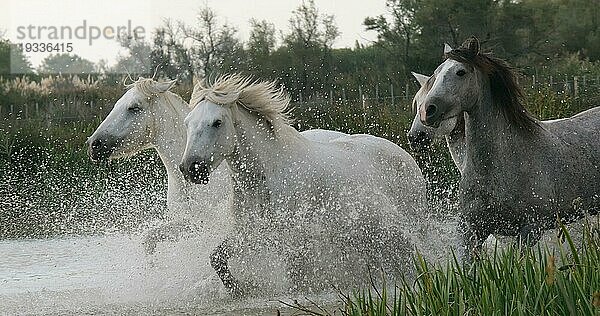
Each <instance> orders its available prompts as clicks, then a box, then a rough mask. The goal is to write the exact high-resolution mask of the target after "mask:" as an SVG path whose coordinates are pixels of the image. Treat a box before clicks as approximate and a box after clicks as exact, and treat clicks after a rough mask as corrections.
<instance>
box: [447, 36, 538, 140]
mask: <svg viewBox="0 0 600 316" xmlns="http://www.w3.org/2000/svg"><path fill="white" fill-rule="evenodd" d="M475 40H476V39H475ZM468 41H469V40H467V41H466V42H465V43H464V44H463V45H461V47H459V48H456V49H453V50H451V51H450V52H448V53H447V54H446V58H450V59H453V60H456V61H459V62H462V63H466V64H469V65H471V66H473V67H476V68H478V69H479V70H481V71H482V72H483V73H484V74H486V75H487V76H488V78H489V80H490V89H491V92H492V104H493V105H494V106H498V107H500V109H501V110H502V113H503V114H504V117H505V118H506V119H507V120H508V121H509V122H511V123H513V124H514V125H515V126H516V127H517V128H519V129H521V130H523V131H525V132H529V133H534V132H536V131H537V130H538V128H539V127H540V125H539V123H538V120H537V119H535V118H534V117H533V116H532V115H531V114H530V113H529V112H528V111H527V109H526V108H525V106H524V99H525V94H524V92H523V89H521V87H520V86H519V85H518V83H517V76H516V72H515V70H514V68H513V67H511V66H510V65H509V64H508V63H507V62H506V61H504V60H502V59H500V58H496V57H494V56H492V54H491V53H480V52H479V51H477V52H474V51H473V49H472V48H470V47H469V43H468ZM477 46H478V44H477Z"/></svg>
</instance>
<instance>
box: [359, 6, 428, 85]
mask: <svg viewBox="0 0 600 316" xmlns="http://www.w3.org/2000/svg"><path fill="white" fill-rule="evenodd" d="M419 5H421V1H420V0H387V1H386V8H387V9H388V13H389V14H390V15H391V16H392V21H388V20H387V19H386V18H385V17H384V16H383V15H380V16H377V17H367V18H366V19H365V21H364V23H363V24H364V25H365V26H366V28H367V30H371V31H376V32H377V38H378V43H377V44H378V45H379V46H381V47H383V48H384V49H385V50H386V51H387V52H388V54H389V55H390V57H391V58H390V61H391V62H392V63H394V62H395V61H398V62H399V67H398V68H399V69H398V71H399V72H401V73H402V76H403V78H404V79H408V78H409V77H410V71H411V69H410V68H411V67H412V66H413V65H414V60H413V58H412V44H413V42H414V41H415V37H416V35H417V32H418V31H419V30H420V27H419V25H418V24H417V23H416V22H415V14H416V11H417V9H418V7H419Z"/></svg>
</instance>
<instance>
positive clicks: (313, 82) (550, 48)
mask: <svg viewBox="0 0 600 316" xmlns="http://www.w3.org/2000/svg"><path fill="white" fill-rule="evenodd" d="M598 4H599V3H598V0H519V1H515V0H387V1H386V8H387V11H388V12H386V14H384V15H380V16H374V17H366V18H365V19H364V21H356V23H363V25H364V27H365V28H366V29H367V30H370V31H372V32H375V33H376V34H377V40H376V41H375V42H374V43H371V44H369V45H366V46H363V45H359V44H358V43H357V44H356V45H355V47H352V48H333V47H334V43H335V41H336V39H337V38H338V37H339V34H340V33H339V30H338V28H337V26H336V23H335V18H334V16H333V15H328V14H324V13H322V12H320V11H319V9H318V8H317V7H316V6H315V4H314V1H313V0H306V1H304V2H303V3H302V4H301V5H300V6H299V7H298V8H296V9H295V10H294V11H293V12H291V16H290V19H289V27H288V30H286V31H278V30H277V29H276V28H275V26H274V25H273V24H272V23H270V22H268V21H264V20H263V21H259V20H255V19H252V20H250V21H249V26H250V29H251V31H250V36H249V39H248V40H247V41H246V42H242V41H241V40H240V39H239V38H238V30H237V29H236V28H235V27H233V26H231V25H228V24H226V23H222V22H221V18H220V17H219V16H217V14H216V13H215V12H214V11H213V10H211V9H210V8H208V7H203V8H201V9H200V10H199V12H198V16H197V21H196V22H195V23H194V24H193V25H186V24H184V23H182V22H180V21H173V20H165V21H164V23H163V25H162V26H161V27H159V28H158V29H156V30H155V32H154V35H153V38H152V39H151V41H150V42H135V41H132V40H127V39H124V40H123V42H122V43H121V44H122V45H123V46H125V47H127V48H128V49H129V51H130V56H128V57H124V58H120V59H119V61H118V64H117V65H116V66H114V68H113V69H112V70H111V69H110V68H107V67H105V66H103V65H96V70H100V71H103V72H106V73H109V74H110V73H111V72H113V70H119V72H122V69H143V72H145V73H153V72H154V70H155V69H158V74H159V75H160V76H163V77H170V78H178V79H179V80H180V81H181V82H184V83H185V82H187V83H191V82H192V81H193V79H194V77H198V78H209V79H210V78H214V77H215V76H217V75H218V74H221V73H227V72H232V71H240V72H243V73H248V74H252V75H254V76H256V77H258V78H264V79H278V80H280V81H281V82H282V83H283V84H284V85H285V87H286V88H287V89H288V90H289V91H290V92H291V93H292V95H293V96H294V97H296V98H299V97H304V98H308V97H310V96H314V95H328V93H330V91H335V92H336V93H338V94H339V93H340V90H341V89H349V88H357V87H363V88H364V89H372V88H373V87H374V86H376V85H377V86H381V87H390V86H391V85H393V86H395V87H397V89H402V88H403V87H404V86H405V85H406V84H407V83H408V84H414V83H413V79H412V78H411V76H410V72H411V71H418V72H421V73H426V74H427V73H431V72H432V71H433V70H434V67H435V66H436V65H437V64H439V62H440V60H441V55H442V53H441V52H442V45H443V43H449V44H450V45H453V46H458V45H459V44H460V43H461V42H462V41H463V39H465V38H466V37H468V36H470V35H476V36H477V37H479V38H480V40H481V42H482V44H483V46H484V47H485V48H487V49H490V50H492V51H493V52H494V53H495V54H497V55H499V56H501V57H503V58H506V59H508V60H510V61H511V62H512V63H513V64H515V65H516V66H517V67H519V68H520V69H521V71H522V72H524V73H526V74H536V75H540V76H543V75H548V76H549V75H554V76H565V75H569V76H570V75H573V74H585V73H590V74H592V75H594V76H597V75H598V72H600V10H599V9H598ZM4 43H5V44H6V42H4ZM2 52H4V53H2ZM7 54H8V53H7V51H6V49H4V50H3V46H2V45H0V59H1V60H0V70H2V71H3V72H5V73H6V71H5V70H4V68H6V67H5V66H3V64H2V63H5V61H6V59H5V57H3V56H4V55H7ZM71 59H72V58H71ZM68 60H70V59H69V58H66V57H65V56H52V57H51V58H49V59H48V60H46V61H45V62H44V64H43V65H42V66H41V67H40V69H39V71H38V72H39V73H43V72H44V71H52V70H55V69H60V67H59V66H60V63H61V62H62V63H64V62H65V61H68ZM74 61H76V62H77V67H74V68H77V69H83V70H88V69H89V68H90V67H91V66H90V65H89V63H86V61H85V60H81V59H76V60H74ZM144 61H145V62H144ZM22 64H23V65H22V67H29V66H28V64H27V61H26V60H25V61H23V63H22ZM57 64H58V65H57ZM71 69H73V68H71ZM115 77H116V76H115ZM110 81H111V82H116V81H118V80H110ZM347 93H348V94H349V95H350V94H352V93H353V91H350V90H348V91H347ZM354 93H356V91H354Z"/></svg>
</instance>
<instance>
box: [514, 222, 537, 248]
mask: <svg viewBox="0 0 600 316" xmlns="http://www.w3.org/2000/svg"><path fill="white" fill-rule="evenodd" d="M540 238H542V229H541V228H540V227H539V226H538V225H525V226H523V227H521V230H520V231H519V243H520V244H525V245H526V246H527V247H533V245H535V243H537V242H538V241H539V240H540Z"/></svg>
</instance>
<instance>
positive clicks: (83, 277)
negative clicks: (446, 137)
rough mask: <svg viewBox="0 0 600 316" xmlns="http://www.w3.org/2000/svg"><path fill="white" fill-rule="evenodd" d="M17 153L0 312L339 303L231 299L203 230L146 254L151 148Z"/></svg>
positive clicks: (6, 171) (169, 311)
mask: <svg viewBox="0 0 600 316" xmlns="http://www.w3.org/2000/svg"><path fill="white" fill-rule="evenodd" d="M48 157H52V156H48ZM59 158H60V157H59ZM59 158H57V161H58V159H59ZM21 161H27V160H25V159H19V156H18V155H16V158H15V160H14V161H12V162H10V163H9V164H5V165H2V166H0V171H1V172H0V180H1V181H0V193H1V197H2V198H1V199H0V211H1V212H0V223H1V225H0V234H1V237H2V238H0V315H86V314H88V315H92V314H93V315H98V314H100V315H115V314H120V315H122V314H135V315H138V314H142V315H143V314H152V315H173V314H175V315H176V314H195V315H276V314H277V312H278V311H279V312H281V313H282V314H283V315H287V314H293V313H294V312H297V311H295V310H292V309H289V308H287V307H286V306H285V305H284V304H283V303H281V301H284V302H292V301H293V300H295V299H297V300H299V301H300V302H302V300H306V299H307V298H308V299H309V300H311V301H314V302H319V304H320V306H327V307H330V308H335V307H337V306H339V304H340V300H339V296H338V293H337V292H335V291H334V290H333V289H332V291H330V292H326V293H319V294H314V295H280V294H277V295H254V296H252V297H250V298H245V299H239V300H234V299H232V298H230V296H229V295H228V293H227V292H226V290H225V288H224V287H223V285H222V284H221V282H220V280H219V279H218V278H217V276H216V274H215V272H214V270H213V269H212V267H210V264H209V261H208V256H209V254H210V252H211V251H212V250H213V248H214V243H211V242H209V241H206V240H203V239H202V238H199V237H192V238H189V239H185V240H179V241H176V242H174V241H170V242H163V243H160V244H159V245H158V247H157V251H156V253H155V254H152V255H148V254H146V252H145V250H144V247H143V245H142V236H143V233H144V232H145V231H146V230H147V229H148V227H149V226H152V225H156V224H157V222H159V221H160V215H157V214H160V213H161V211H162V210H163V209H164V207H165V191H166V183H165V181H164V179H165V175H164V171H162V169H161V167H160V165H159V164H158V161H157V160H156V159H155V158H154V156H153V155H142V156H141V157H137V158H135V159H133V161H132V162H128V163H125V162H119V163H117V164H115V165H112V166H110V167H106V168H105V167H93V168H92V167H90V165H89V164H84V163H77V162H74V163H72V164H69V163H64V162H63V161H60V163H59V162H57V163H53V162H52V161H51V160H50V161H45V162H44V164H42V166H45V167H36V169H32V170H28V172H23V170H25V168H26V167H28V166H25V165H24V164H23V163H21ZM84 167H85V168H84ZM447 203H449V202H443V203H442V204H447ZM442 210H445V207H444V206H441V207H440V209H439V210H436V212H438V213H439V212H441V211H442ZM432 223H433V224H432V225H429V226H428V227H427V229H428V230H435V231H436V233H435V234H436V235H440V236H447V237H444V238H441V239H440V242H439V243H436V244H435V245H432V247H431V248H429V249H419V251H421V253H422V254H424V255H425V256H426V257H429V258H432V257H438V258H444V257H447V256H446V255H447V254H448V252H449V250H450V249H451V248H453V245H452V240H453V239H454V238H455V237H453V236H452V235H453V233H454V229H455V222H453V221H452V220H444V217H440V218H432ZM554 235H555V232H549V233H548V234H547V236H546V237H545V240H547V241H548V240H552V239H553V238H554ZM267 261H268V260H265V261H264V262H267ZM233 264H236V263H235V262H234V263H233ZM237 264H240V263H237ZM265 266H267V265H265ZM265 269H269V268H265ZM272 274H274V272H273V273H272ZM305 302H307V301H305Z"/></svg>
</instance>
